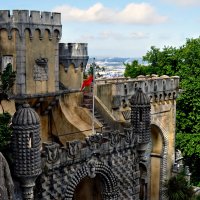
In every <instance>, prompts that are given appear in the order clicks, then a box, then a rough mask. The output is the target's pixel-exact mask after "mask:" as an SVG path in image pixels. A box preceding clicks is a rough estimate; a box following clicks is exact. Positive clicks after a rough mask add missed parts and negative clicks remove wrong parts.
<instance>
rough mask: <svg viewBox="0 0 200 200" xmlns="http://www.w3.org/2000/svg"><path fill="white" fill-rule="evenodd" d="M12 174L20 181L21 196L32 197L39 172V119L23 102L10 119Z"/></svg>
mask: <svg viewBox="0 0 200 200" xmlns="http://www.w3.org/2000/svg"><path fill="white" fill-rule="evenodd" d="M12 128H13V137H12V149H13V158H14V174H15V176H16V177H17V178H18V179H19V180H20V181H21V182H22V188H23V198H24V199H33V187H34V185H35V180H36V178H37V177H38V175H39V174H41V156H40V119H39V116H38V114H37V113H36V112H35V111H34V110H33V109H32V108H30V106H29V104H23V105H22V107H21V108H20V109H19V110H18V111H17V112H16V113H15V114H14V116H13V119H12Z"/></svg>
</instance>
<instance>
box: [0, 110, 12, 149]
mask: <svg viewBox="0 0 200 200" xmlns="http://www.w3.org/2000/svg"><path fill="white" fill-rule="evenodd" d="M10 120H11V115H10V114H9V113H7V112H5V113H3V114H0V151H4V150H5V148H6V147H7V145H8V144H9V141H10V139H11V134H12V131H11V128H10Z"/></svg>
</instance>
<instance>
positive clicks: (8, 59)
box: [1, 55, 13, 72]
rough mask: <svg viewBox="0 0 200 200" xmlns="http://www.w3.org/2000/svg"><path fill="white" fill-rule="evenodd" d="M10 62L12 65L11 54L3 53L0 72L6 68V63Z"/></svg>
mask: <svg viewBox="0 0 200 200" xmlns="http://www.w3.org/2000/svg"><path fill="white" fill-rule="evenodd" d="M9 63H10V64H11V65H12V66H13V56H11V55H4V56H2V58H1V72H3V70H4V69H5V68H6V66H7V65H8V64H9Z"/></svg>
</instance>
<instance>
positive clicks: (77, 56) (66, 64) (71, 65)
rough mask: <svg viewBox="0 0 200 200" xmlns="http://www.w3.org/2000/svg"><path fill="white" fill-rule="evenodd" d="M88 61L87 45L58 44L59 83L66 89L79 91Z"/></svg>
mask: <svg viewBox="0 0 200 200" xmlns="http://www.w3.org/2000/svg"><path fill="white" fill-rule="evenodd" d="M88 59H89V56H88V50H87V43H60V44H59V64H60V76H59V77H60V82H61V83H62V84H63V85H64V86H65V87H67V88H68V89H72V88H73V89H79V88H80V86H81V83H82V81H83V69H84V68H85V67H86V65H87V62H88Z"/></svg>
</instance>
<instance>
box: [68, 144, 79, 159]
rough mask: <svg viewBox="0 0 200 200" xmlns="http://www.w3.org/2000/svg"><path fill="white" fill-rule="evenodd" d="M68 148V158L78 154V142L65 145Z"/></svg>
mask: <svg viewBox="0 0 200 200" xmlns="http://www.w3.org/2000/svg"><path fill="white" fill-rule="evenodd" d="M67 147H68V156H69V157H73V158H74V157H75V156H76V155H77V154H78V153H79V152H80V142H79V141H77V140H74V141H71V142H68V143H67Z"/></svg>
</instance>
